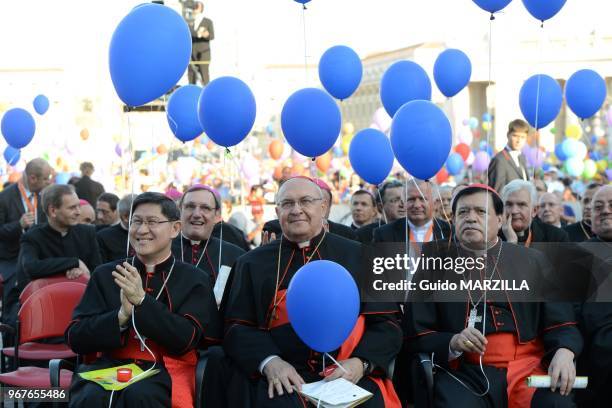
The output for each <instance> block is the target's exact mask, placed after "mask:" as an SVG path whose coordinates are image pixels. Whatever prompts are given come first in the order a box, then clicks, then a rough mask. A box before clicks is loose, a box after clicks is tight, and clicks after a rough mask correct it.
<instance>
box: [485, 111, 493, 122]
mask: <svg viewBox="0 0 612 408" xmlns="http://www.w3.org/2000/svg"><path fill="white" fill-rule="evenodd" d="M492 120H493V116H491V114H490V113H489V112H485V113H483V114H482V121H483V122H491V121H492Z"/></svg>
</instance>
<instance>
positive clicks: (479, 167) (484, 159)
mask: <svg viewBox="0 0 612 408" xmlns="http://www.w3.org/2000/svg"><path fill="white" fill-rule="evenodd" d="M490 161H491V158H490V157H489V154H488V153H487V152H483V151H479V152H478V153H476V157H475V158H474V163H473V164H472V168H473V169H474V171H475V172H477V173H484V172H485V171H487V169H488V168H489V162H490Z"/></svg>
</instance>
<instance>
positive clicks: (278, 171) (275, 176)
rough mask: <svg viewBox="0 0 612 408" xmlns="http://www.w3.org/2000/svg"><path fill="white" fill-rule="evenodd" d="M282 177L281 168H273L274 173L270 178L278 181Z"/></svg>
mask: <svg viewBox="0 0 612 408" xmlns="http://www.w3.org/2000/svg"><path fill="white" fill-rule="evenodd" d="M282 177H283V167H282V166H277V167H275V168H274V173H273V174H272V178H273V179H274V180H276V181H278V180H280V179H281V178H282Z"/></svg>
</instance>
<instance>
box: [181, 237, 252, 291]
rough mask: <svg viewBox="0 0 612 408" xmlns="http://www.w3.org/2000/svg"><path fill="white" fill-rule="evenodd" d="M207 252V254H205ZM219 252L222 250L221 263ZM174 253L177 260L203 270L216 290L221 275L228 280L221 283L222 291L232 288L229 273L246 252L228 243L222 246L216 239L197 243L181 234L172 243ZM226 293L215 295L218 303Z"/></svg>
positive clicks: (212, 238) (211, 238)
mask: <svg viewBox="0 0 612 408" xmlns="http://www.w3.org/2000/svg"><path fill="white" fill-rule="evenodd" d="M205 250H206V252H204V251H205ZM219 250H221V262H219ZM172 253H173V254H174V256H175V257H176V259H180V260H181V261H183V262H186V263H189V264H192V265H194V266H195V267H197V268H198V269H200V270H202V271H203V272H204V273H205V274H206V276H208V277H209V278H210V284H211V287H213V288H215V283H217V278H219V276H220V274H221V276H222V279H226V281H225V283H224V282H220V284H221V286H220V287H219V290H221V289H224V288H229V287H230V285H231V280H232V278H231V276H229V273H230V272H231V267H232V266H233V265H234V263H235V262H236V259H238V258H239V257H240V256H241V255H243V254H244V253H245V251H244V250H243V249H242V248H239V247H237V246H236V245H234V244H231V243H229V242H226V241H223V244H222V245H221V241H219V240H218V239H217V238H215V237H210V239H208V240H205V241H197V242H196V241H191V240H190V239H187V238H185V237H184V236H183V235H182V234H181V235H179V236H178V237H176V238H175V239H174V240H173V241H172ZM224 293H228V291H227V290H225V291H223V292H220V293H218V294H215V296H218V298H219V299H218V300H217V303H220V302H221V299H222V297H223V294H224Z"/></svg>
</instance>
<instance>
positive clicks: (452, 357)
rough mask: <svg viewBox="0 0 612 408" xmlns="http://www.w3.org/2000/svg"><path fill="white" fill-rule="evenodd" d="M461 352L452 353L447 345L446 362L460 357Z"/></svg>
mask: <svg viewBox="0 0 612 408" xmlns="http://www.w3.org/2000/svg"><path fill="white" fill-rule="evenodd" d="M462 354H463V351H453V350H451V347H450V344H449V345H448V361H453V360H456V359H458V358H459V357H461V355H462Z"/></svg>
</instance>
